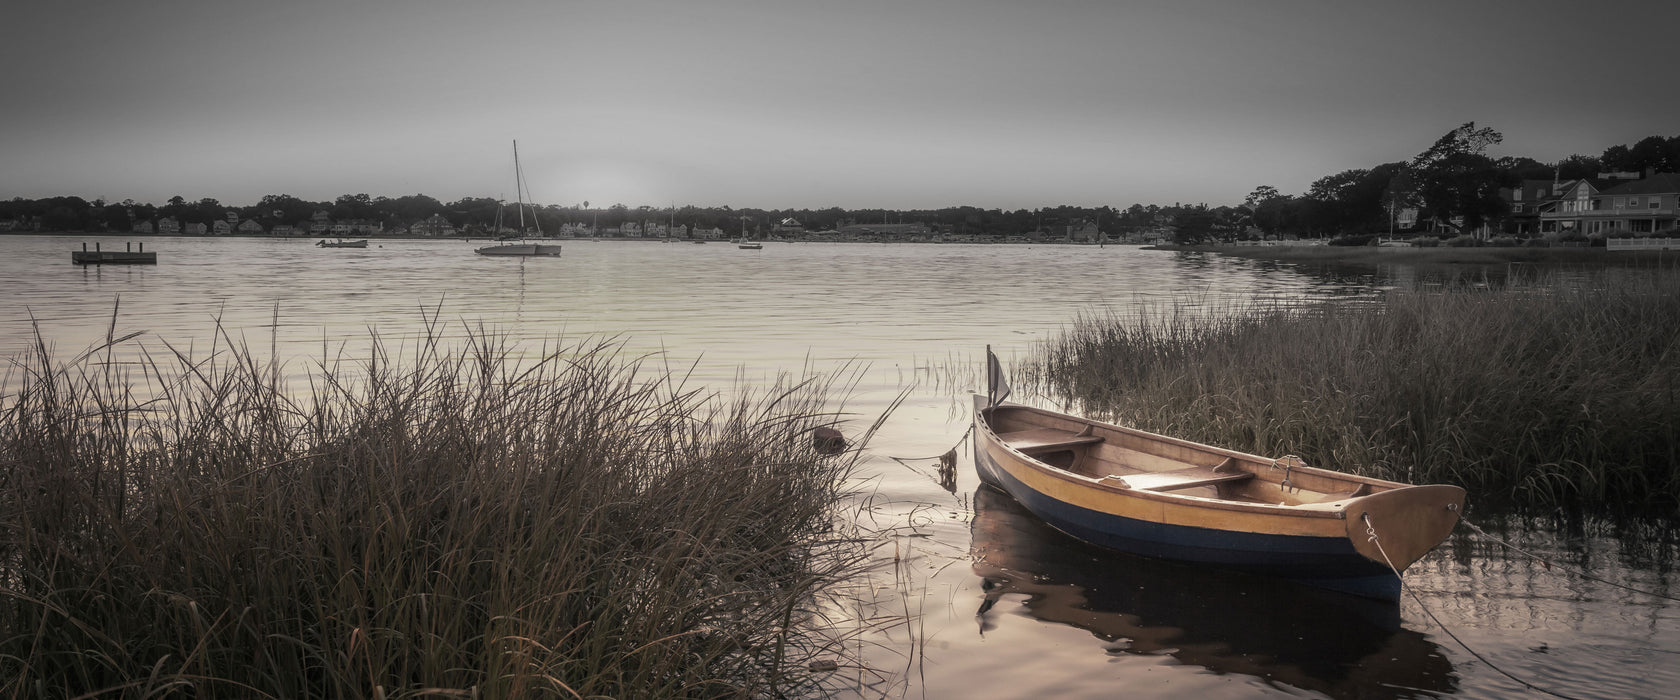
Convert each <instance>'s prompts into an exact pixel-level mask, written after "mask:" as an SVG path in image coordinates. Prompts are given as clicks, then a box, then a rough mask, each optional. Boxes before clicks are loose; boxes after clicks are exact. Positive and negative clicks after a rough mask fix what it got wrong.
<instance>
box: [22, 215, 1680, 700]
mask: <svg viewBox="0 0 1680 700" xmlns="http://www.w3.org/2000/svg"><path fill="white" fill-rule="evenodd" d="M84 240H85V241H87V242H88V243H89V245H90V247H91V246H92V243H93V242H94V241H99V242H101V243H102V244H103V246H104V247H105V248H106V249H113V248H116V249H120V248H121V247H122V245H123V242H124V240H126V239H122V238H97V237H87V238H79V237H78V238H67V237H43V236H4V237H0V299H5V300H6V301H5V302H4V303H3V304H0V355H4V356H7V357H10V356H13V355H15V354H16V353H18V352H20V351H22V350H24V349H25V348H26V347H27V346H28V345H29V344H30V343H31V342H32V338H33V333H32V331H31V323H34V324H37V325H38V326H39V328H40V332H41V334H42V336H43V337H45V338H46V339H48V341H49V342H50V343H52V344H53V345H54V346H55V347H56V349H57V352H58V354H59V355H60V356H61V357H68V356H71V355H73V354H76V353H79V352H81V351H82V350H84V349H86V348H87V347H89V346H90V345H91V344H94V343H97V342H99V341H100V340H102V339H103V338H104V337H105V336H106V334H107V332H108V331H109V330H110V327H111V323H112V312H113V310H116V311H117V312H118V313H117V316H116V321H115V334H116V335H118V336H121V335H125V334H128V333H131V332H136V331H143V332H144V334H143V335H141V336H140V337H139V339H138V341H139V342H140V343H142V344H144V346H145V347H147V348H152V349H162V348H163V347H164V343H165V342H167V343H169V344H170V345H173V346H175V347H178V348H187V347H192V348H194V349H195V351H197V352H202V351H203V350H205V349H208V348H209V347H210V345H211V343H212V341H213V338H214V333H213V331H214V328H215V326H216V323H217V321H218V319H219V320H220V323H221V325H222V327H223V328H225V329H226V330H227V332H228V334H229V335H231V336H232V337H234V338H236V339H242V340H243V342H245V343H247V344H249V346H250V347H252V348H253V350H254V351H255V352H256V354H258V355H259V356H267V354H268V353H269V352H270V348H273V350H274V352H275V353H277V355H278V356H279V358H280V359H281V360H282V361H283V362H284V363H285V364H284V366H285V367H286V368H287V370H288V371H289V372H291V373H292V374H293V375H294V376H295V375H299V374H302V373H305V372H307V371H308V368H309V364H310V362H311V361H313V360H316V359H319V358H321V357H322V356H323V355H326V356H329V357H331V356H336V355H338V354H340V353H343V354H344V355H345V356H347V357H352V358H353V357H356V352H357V351H358V350H361V349H364V348H366V346H367V344H368V340H367V339H368V337H369V335H370V333H377V334H378V335H379V336H380V337H381V338H382V339H383V340H384V341H385V343H386V345H387V347H388V348H389V347H393V346H398V345H404V346H407V347H413V346H414V344H415V343H416V341H417V339H418V338H420V337H423V336H424V335H425V333H426V325H427V318H428V317H429V316H431V315H433V314H435V315H436V316H437V317H438V318H439V319H440V320H441V321H442V324H441V326H440V327H442V328H443V329H444V331H443V332H444V334H445V335H446V336H448V337H450V338H459V337H461V336H462V335H463V333H464V330H465V328H466V327H467V326H472V327H475V328H476V327H479V326H481V325H482V326H483V327H486V328H492V329H496V330H498V331H501V332H503V333H505V334H507V335H508V336H510V337H512V338H514V339H518V340H521V341H524V342H526V343H528V344H529V345H528V347H529V348H531V350H532V352H536V351H538V350H539V349H540V346H541V344H542V343H543V342H549V343H551V344H552V342H554V341H555V340H556V339H565V340H568V341H569V340H575V339H578V338H581V337H585V336H589V337H596V336H607V337H616V338H619V339H620V340H621V342H623V343H624V344H625V346H626V348H627V349H628V350H629V351H631V352H636V353H643V352H662V353H663V357H664V358H666V359H668V361H669V362H670V363H671V364H673V365H675V366H680V367H683V368H686V367H688V366H690V365H693V366H694V367H695V372H694V377H695V379H694V381H695V382H697V383H703V384H706V385H715V386H718V387H720V388H724V387H727V386H728V385H730V384H732V383H733V382H735V381H737V380H744V381H747V382H753V383H757V382H762V381H767V380H768V379H769V378H771V377H773V376H775V375H776V374H777V373H778V372H782V371H791V372H799V371H802V370H803V369H804V368H806V367H811V368H814V369H818V370H830V369H837V368H840V367H844V366H850V367H853V368H855V369H858V370H859V376H860V380H859V385H858V390H857V393H856V395H855V396H854V397H853V398H852V399H851V400H850V401H848V403H847V407H848V409H849V410H851V411H855V412H856V413H857V415H858V422H859V423H864V424H866V423H868V422H869V421H870V420H872V419H873V418H874V417H875V416H876V415H878V414H879V413H880V412H881V411H882V410H884V409H885V407H886V406H887V405H889V404H890V403H891V402H892V401H893V400H894V399H895V398H896V397H898V396H899V395H900V394H901V393H902V392H906V391H907V392H908V395H907V398H906V401H905V402H904V404H903V405H902V406H901V407H900V408H899V409H898V410H897V411H895V412H894V413H893V415H892V417H891V419H890V420H889V421H888V422H887V423H886V424H885V426H884V427H883V429H882V431H881V432H880V433H879V434H878V436H877V438H876V439H875V441H874V442H873V443H872V444H871V445H870V448H869V453H870V455H871V456H870V459H869V462H868V465H867V467H868V468H867V477H868V483H867V484H864V485H863V486H864V487H865V488H867V489H868V490H869V493H870V494H871V498H870V499H869V501H868V511H867V518H868V521H869V522H868V523H867V525H868V526H869V527H870V528H871V529H872V530H877V531H880V532H882V533H883V534H882V546H881V548H880V550H879V552H880V563H881V571H880V572H879V573H877V574H876V575H875V576H874V577H873V578H872V579H871V581H870V583H871V584H872V585H867V586H863V587H861V589H860V590H858V591H856V592H855V594H854V598H855V601H854V603H853V605H854V606H855V609H852V610H848V611H846V612H847V613H848V614H850V615H852V616H853V617H854V618H855V619H853V620H851V621H850V622H848V623H847V624H856V625H859V626H862V627H865V628H867V629H868V630H869V631H867V632H866V633H863V634H861V635H859V636H858V638H857V640H856V644H857V645H858V648H860V649H861V651H862V653H863V654H864V657H865V659H866V660H867V662H868V666H869V668H868V669H866V670H856V669H842V670H841V671H840V672H839V673H838V674H837V675H836V678H835V683H834V685H835V687H836V688H837V689H839V690H840V691H841V693H842V694H847V695H857V696H862V697H883V696H885V697H913V698H920V697H929V698H948V697H964V698H969V697H974V698H1018V697H1113V696H1116V695H1122V694H1124V695H1127V696H1131V697H1221V698H1247V697H1302V696H1305V697H1334V698H1389V697H1431V696H1454V697H1469V698H1498V697H1510V696H1513V695H1517V694H1519V693H1522V692H1523V691H1522V687H1521V685H1520V684H1518V683H1517V682H1515V681H1512V680H1510V679H1508V678H1506V677H1505V676H1503V675H1501V674H1500V673H1499V672H1498V671H1496V670H1495V669H1493V668H1491V667H1490V666H1489V662H1491V663H1492V664H1493V665H1494V666H1497V667H1498V668H1501V669H1504V670H1505V671H1508V672H1510V673H1512V674H1514V675H1516V676H1518V677H1520V678H1523V679H1524V680H1527V681H1529V682H1531V683H1534V684H1536V685H1539V686H1542V687H1545V688H1547V689H1549V690H1553V691H1556V692H1559V693H1563V694H1566V695H1569V696H1572V697H1580V698H1600V697H1603V698H1612V697H1650V698H1655V697H1676V695H1677V693H1676V692H1675V690H1674V689H1676V688H1680V619H1677V618H1680V607H1677V606H1680V603H1676V602H1674V601H1672V600H1668V599H1665V598H1658V597H1650V596H1644V595H1640V594H1637V593H1633V592H1629V591H1626V590H1624V589H1621V588H1616V587H1614V586H1609V585H1605V584H1601V583H1596V582H1593V581H1588V580H1584V579H1581V578H1578V577H1574V576H1570V575H1567V574H1566V573H1565V572H1564V567H1558V568H1557V569H1556V570H1554V571H1547V570H1546V569H1545V567H1543V566H1541V565H1539V564H1535V563H1531V561H1530V560H1529V559H1528V558H1527V557H1524V556H1522V555H1520V554H1514V553H1511V552H1509V551H1508V550H1505V549H1504V548H1502V547H1500V546H1498V545H1495V544H1489V543H1488V542H1486V541H1485V540H1482V539H1480V538H1477V537H1474V536H1471V535H1470V534H1469V533H1468V532H1467V531H1466V530H1464V529H1462V528H1461V529H1460V532H1459V533H1458V534H1457V535H1455V538H1454V539H1453V540H1451V541H1449V543H1448V544H1447V545H1445V546H1443V547H1441V548H1438V549H1437V550H1436V551H1435V552H1434V553H1432V554H1431V555H1430V556H1429V557H1428V558H1426V559H1425V560H1424V561H1422V562H1419V563H1418V564H1417V565H1415V566H1414V567H1413V569H1412V570H1411V571H1409V572H1408V575H1407V585H1408V586H1409V588H1410V589H1411V590H1412V591H1413V592H1415V593H1416V595H1417V598H1416V599H1412V598H1410V597H1408V598H1407V599H1406V600H1404V601H1403V602H1402V603H1401V604H1400V605H1399V606H1398V607H1396V606H1392V605H1390V606H1380V605H1378V606H1373V605H1370V604H1367V603H1364V602H1361V601H1354V600H1349V599H1345V598H1341V597H1339V596H1334V595H1332V594H1328V593H1321V592H1317V591H1307V590H1299V589H1295V588H1292V587H1289V586H1287V585H1284V584H1280V583H1278V582H1273V581H1265V580H1252V579H1245V578H1241V577H1234V576H1227V575H1219V574H1210V573H1208V572H1206V571H1201V570H1196V569H1186V568H1184V567H1178V566H1175V565H1170V564H1164V563H1161V562H1156V561H1151V560H1147V559H1139V558H1133V557H1125V556H1121V555H1115V554H1112V553H1103V552H1097V551H1093V550H1091V549H1089V548H1086V547H1084V546H1082V545H1080V544H1079V543H1077V542H1071V541H1068V540H1067V539H1066V538H1065V537H1062V536H1061V535H1059V534H1058V533H1056V532H1054V531H1050V530H1048V529H1047V528H1045V527H1044V526H1042V524H1040V523H1038V522H1037V521H1036V520H1034V519H1033V518H1032V517H1031V516H1028V515H1025V514H1023V513H1021V512H1020V511H1019V509H1018V508H1017V507H1015V506H1014V504H1013V503H1012V502H1011V501H1009V499H1007V498H1000V497H998V496H997V495H996V494H995V493H992V492H989V491H984V490H979V489H978V483H977V482H976V480H975V478H974V474H973V470H972V465H971V464H970V463H969V457H968V455H967V454H966V449H967V445H964V450H962V451H960V452H962V453H963V456H962V458H961V460H960V462H959V464H958V465H957V468H956V471H955V475H954V476H955V478H954V480H953V479H952V478H950V476H949V475H942V474H940V473H939V471H938V469H937V463H936V462H935V461H934V460H931V459H926V458H928V457H931V456H934V455H938V454H941V453H943V452H945V451H946V450H948V449H950V448H951V447H952V446H953V445H956V444H957V443H958V442H959V440H960V439H961V438H962V437H963V434H964V432H965V430H966V428H967V425H968V414H967V411H968V405H969V404H968V394H969V393H970V392H971V391H973V390H974V389H976V388H977V384H978V372H977V371H970V368H974V369H977V367H978V358H979V357H980V356H981V353H982V351H983V349H984V347H985V346H986V345H988V344H990V345H992V346H994V347H996V348H997V349H998V351H999V354H1000V355H1003V356H1004V357H1006V358H1007V357H1010V356H1012V355H1014V356H1020V355H1022V354H1024V353H1025V352H1027V350H1028V349H1029V348H1030V347H1031V345H1032V344H1033V343H1034V342H1035V341H1037V340H1039V339H1042V338H1045V337H1047V336H1048V335H1051V334H1054V333H1055V332H1057V330H1058V329H1060V328H1062V327H1064V326H1066V325H1067V324H1068V323H1070V322H1071V321H1072V320H1074V319H1075V318H1076V317H1078V316H1079V315H1081V314H1100V313H1106V312H1107V311H1109V310H1124V309H1127V308H1130V307H1132V306H1134V305H1138V304H1153V305H1157V306H1165V305H1193V306H1201V307H1213V308H1218V307H1220V306H1222V305H1225V304H1227V303H1229V302H1232V301H1241V300H1246V299H1253V298H1281V299H1300V298H1326V299H1329V298H1340V297H1349V296H1357V295H1359V294H1362V293H1365V292H1367V291H1369V290H1370V289H1371V288H1373V286H1375V285H1380V284H1383V281H1382V280H1379V279H1374V278H1370V277H1362V276H1357V275H1355V276H1343V277H1333V276H1328V275H1321V274H1304V273H1301V272H1297V271H1295V270H1294V269H1292V268H1288V267H1281V266H1276V265H1265V264H1257V263H1252V262H1245V261H1235V260H1226V259H1221V258H1217V257H1209V256H1180V255H1177V254H1173V253H1165V252H1154V251H1143V250H1138V249H1135V248H1129V247H1108V248H1091V247H1063V246H956V245H951V246H946V245H880V244H777V243H771V244H766V245H765V247H764V249H763V250H759V251H746V250H739V249H737V248H736V247H735V246H733V245H730V244H727V243H710V244H706V245H694V244H688V243H640V242H636V243H631V242H599V243H597V242H568V243H566V244H565V255H564V256H563V257H561V258H557V259H540V260H518V259H495V258H484V257H481V256H476V255H473V254H472V249H473V247H475V245H480V244H473V243H466V242H461V241H385V242H382V243H380V242H376V243H374V244H373V245H374V246H375V247H372V248H369V249H366V250H352V249H321V248H316V247H315V246H314V245H313V242H312V241H310V240H267V239H231V238H230V239H168V238H164V239H156V238H154V239H149V240H147V241H146V244H147V245H146V249H147V250H155V251H157V252H158V253H159V258H160V264H159V265H157V266H155V267H153V266H145V267H123V266H113V267H104V268H100V267H90V268H85V269H84V268H79V267H76V266H73V265H71V264H70V262H69V257H70V251H71V250H72V249H73V248H78V247H79V246H80V244H81V243H82V241H84ZM119 300H120V301H119ZM434 332H435V331H434ZM848 363H850V364H849V365H848ZM895 458H896V459H895ZM1473 498H1474V494H1472V499H1473ZM1474 513H1475V512H1474V510H1472V514H1473V517H1475V516H1474ZM1480 524H1481V525H1483V526H1484V527H1489V528H1498V529H1499V532H1500V534H1501V536H1502V537H1504V538H1506V539H1509V540H1513V541H1515V542H1517V543H1518V544H1520V545H1521V546H1522V547H1523V548H1524V549H1526V550H1528V551H1530V552H1534V553H1537V554H1540V555H1542V556H1544V557H1546V558H1548V559H1550V560H1552V561H1554V562H1557V563H1560V564H1567V565H1569V566H1571V567H1586V568H1588V569H1590V570H1591V571H1592V572H1593V574H1594V575H1595V576H1598V577H1600V578H1607V579H1610V580H1612V581H1616V582H1618V583H1621V584H1624V585H1628V586H1633V587H1636V588H1642V589H1647V590H1655V591H1659V592H1663V593H1665V594H1667V595H1669V596H1680V586H1676V585H1674V577H1675V573H1674V572H1673V571H1672V569H1671V568H1670V567H1671V566H1672V564H1673V562H1674V561H1675V554H1676V545H1675V543H1674V542H1672V541H1660V540H1658V539H1657V535H1656V534H1654V533H1633V534H1631V535H1630V534H1629V533H1625V532H1614V531H1610V530H1609V529H1607V528H1606V527H1604V526H1599V525H1592V524H1586V525H1582V524H1578V523H1554V522H1549V521H1541V522H1517V521H1506V520H1502V519H1498V518H1492V517H1491V516H1490V521H1489V522H1482V523H1480ZM1431 615H1433V618H1432V617H1431ZM1437 618H1438V619H1439V620H1440V623H1441V624H1444V625H1445V626H1446V629H1449V630H1451V632H1452V633H1453V634H1455V635H1457V637H1458V638H1459V639H1461V640H1463V641H1464V642H1465V643H1466V644H1468V645H1469V646H1470V647H1471V648H1473V649H1475V650H1476V651H1477V652H1478V653H1479V654H1480V655H1481V657H1482V658H1481V659H1478V658H1476V657H1475V656H1473V655H1471V654H1470V653H1468V652H1466V651H1465V649H1464V648H1463V647H1462V646H1460V645H1459V643H1457V642H1455V641H1453V639H1452V638H1451V637H1450V636H1448V635H1447V634H1446V633H1445V632H1444V631H1443V628H1442V626H1441V624H1437V623H1436V622H1435V619H1437Z"/></svg>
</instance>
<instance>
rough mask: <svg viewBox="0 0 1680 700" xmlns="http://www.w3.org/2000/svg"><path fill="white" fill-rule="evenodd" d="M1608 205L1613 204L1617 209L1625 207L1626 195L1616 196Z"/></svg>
mask: <svg viewBox="0 0 1680 700" xmlns="http://www.w3.org/2000/svg"><path fill="white" fill-rule="evenodd" d="M1610 206H1613V207H1615V208H1617V209H1623V208H1626V207H1627V198H1626V197H1617V198H1616V200H1615V202H1614V203H1612V204H1611V205H1610Z"/></svg>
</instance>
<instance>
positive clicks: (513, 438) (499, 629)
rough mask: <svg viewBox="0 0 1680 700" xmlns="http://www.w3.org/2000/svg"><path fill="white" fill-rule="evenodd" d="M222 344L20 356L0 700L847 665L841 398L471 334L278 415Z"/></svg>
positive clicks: (753, 679) (0, 426) (708, 693)
mask: <svg viewBox="0 0 1680 700" xmlns="http://www.w3.org/2000/svg"><path fill="white" fill-rule="evenodd" d="M114 340H119V341H120V340H121V339H114ZM219 343H221V346H220V347H216V348H213V349H212V350H211V351H210V352H209V354H207V355H204V356H201V357H193V356H189V355H187V354H185V353H180V352H176V351H174V350H169V351H166V352H162V353H158V354H144V355H143V359H141V360H140V361H138V362H134V363H123V362H119V361H116V355H114V354H113V350H112V349H110V348H107V349H102V350H99V351H95V352H93V353H90V354H87V355H84V356H83V357H80V358H77V359H74V360H71V361H56V360H55V359H54V358H53V357H52V353H51V352H49V351H48V349H47V347H46V344H45V342H44V341H42V342H40V343H38V347H37V351H36V352H34V353H32V354H31V355H30V356H28V357H23V358H18V359H17V360H15V361H14V363H13V365H12V368H11V369H10V371H9V372H8V373H7V375H6V378H5V383H4V385H0V386H3V387H6V391H7V392H8V393H6V394H5V395H4V396H0V634H3V637H0V695H4V696H5V697H14V698H38V697H48V698H56V697H75V696H81V695H84V694H85V695H87V696H109V697H280V698H308V697H327V698H341V697H386V698H397V697H475V698H512V697H533V696H541V697H549V696H552V697H575V698H586V697H602V696H611V697H737V696H782V695H798V694H801V693H806V692H809V691H811V690H813V689H815V688H818V687H820V684H821V683H823V682H824V680H823V678H822V674H813V673H812V672H811V671H810V670H809V668H808V666H807V665H806V663H807V662H808V661H810V660H811V659H814V658H824V659H827V658H837V657H842V656H843V653H842V647H841V646H840V642H839V641H838V640H833V639H828V638H826V637H824V636H823V633H822V631H821V627H822V625H820V624H817V623H818V620H816V619H815V618H814V616H815V615H816V613H815V611H816V610H818V609H820V605H819V603H818V602H817V599H818V596H819V595H820V594H821V593H822V592H823V591H825V590H827V589H828V588H829V587H830V586H831V585H832V584H834V583H836V582H838V581H841V580H843V579H846V578H847V577H849V576H851V575H852V574H853V573H855V572H856V571H857V569H858V568H859V566H860V565H861V564H862V563H863V561H864V554H865V553H864V552H862V551H861V549H860V547H859V545H858V544H857V542H858V538H856V537H854V536H853V535H852V533H850V532H849V531H847V530H846V529H845V528H846V526H845V525H844V524H843V523H845V522H847V521H848V517H846V515H845V514H843V513H839V512H837V509H838V508H839V507H840V506H839V504H840V503H842V502H843V501H844V497H845V495H846V494H844V493H843V492H842V489H843V488H844V487H843V484H844V483H845V481H846V479H847V478H848V475H849V474H850V473H851V470H852V469H853V466H854V465H855V462H856V453H855V452H850V453H846V454H842V455H824V454H819V453H817V452H816V451H814V450H813V448H812V440H811V437H810V431H811V430H812V429H814V428H815V427H817V426H823V425H831V424H834V423H836V422H837V420H838V414H837V413H836V412H835V411H834V410H831V409H829V408H826V407H825V406H826V405H827V404H828V402H830V401H832V399H831V398H830V397H831V394H832V393H833V392H835V391H837V390H844V389H845V387H836V385H835V379H834V378H833V377H827V376H818V377H815V378H810V379H806V380H802V381H792V380H789V381H787V382H786V383H784V384H782V385H779V386H776V387H771V388H766V389H763V390H759V391H743V392H742V394H741V396H739V397H738V398H735V399H728V400H725V399H720V398H718V397H717V396H716V395H712V394H704V393H702V392H699V391H696V390H692V389H689V388H687V387H685V386H684V385H683V383H682V381H681V379H680V377H679V376H676V375H673V374H672V373H670V372H669V371H649V370H648V369H647V367H645V366H644V365H643V363H641V362H636V361H625V360H622V359H620V358H619V356H618V353H617V347H616V346H613V345H611V344H607V343H601V344H595V345H589V346H576V347H565V348H560V349H554V350H551V351H548V352H545V353H544V354H542V355H541V356H540V357H539V358H537V359H535V360H520V359H518V358H519V357H521V355H520V354H519V353H517V352H515V349H514V348H511V347H509V346H508V345H507V344H506V343H505V342H504V341H502V340H501V339H499V338H497V337H496V336H495V335H493V334H487V333H484V332H483V331H482V330H479V331H476V332H469V333H468V343H467V345H466V346H465V347H462V348H458V349H454V350H452V349H449V348H444V347H440V346H439V343H438V342H437V341H435V340H433V341H428V342H425V343H423V344H422V345H421V346H420V347H419V348H417V349H416V350H415V351H414V354H413V356H412V357H409V358H406V359H398V358H392V357H388V356H387V355H386V354H385V352H384V350H383V348H382V347H381V346H380V345H379V344H378V343H377V342H375V344H374V350H373V351H372V353H371V354H370V355H369V356H368V357H367V358H366V359H365V360H363V361H360V362H356V363H343V364H338V363H333V364H331V365H328V364H327V363H321V364H320V366H318V367H317V368H316V370H315V371H313V372H312V373H309V377H310V380H309V386H308V388H307V389H306V390H303V391H296V392H291V391H288V390H287V389H286V388H285V387H282V386H279V385H278V381H277V380H276V379H275V377H276V376H278V372H277V371H276V369H275V368H273V367H271V366H268V365H265V364H264V363H262V362H259V361H258V360H257V359H256V358H255V357H254V355H253V353H252V352H250V351H249V350H247V349H245V348H244V347H243V346H240V345H237V344H235V343H233V342H231V341H230V340H229V339H228V338H227V337H226V335H225V334H224V335H223V336H221V339H220V341H219ZM129 345H132V343H130V344H129ZM101 360H106V361H101ZM825 665H826V664H819V667H821V666H825Z"/></svg>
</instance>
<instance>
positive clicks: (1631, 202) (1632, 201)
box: [1628, 197, 1639, 207]
mask: <svg viewBox="0 0 1680 700" xmlns="http://www.w3.org/2000/svg"><path fill="white" fill-rule="evenodd" d="M1628 206H1630V207H1637V206H1639V198H1638V197H1628Z"/></svg>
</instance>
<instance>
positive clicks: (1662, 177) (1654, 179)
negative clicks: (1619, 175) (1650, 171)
mask: <svg viewBox="0 0 1680 700" xmlns="http://www.w3.org/2000/svg"><path fill="white" fill-rule="evenodd" d="M1675 193H1680V174H1677V173H1657V174H1655V175H1652V176H1650V177H1647V178H1645V179H1643V180H1634V181H1633V182H1628V183H1623V184H1620V185H1617V186H1615V187H1612V188H1610V189H1607V190H1605V191H1603V192H1601V193H1600V194H1606V195H1622V194H1675Z"/></svg>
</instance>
